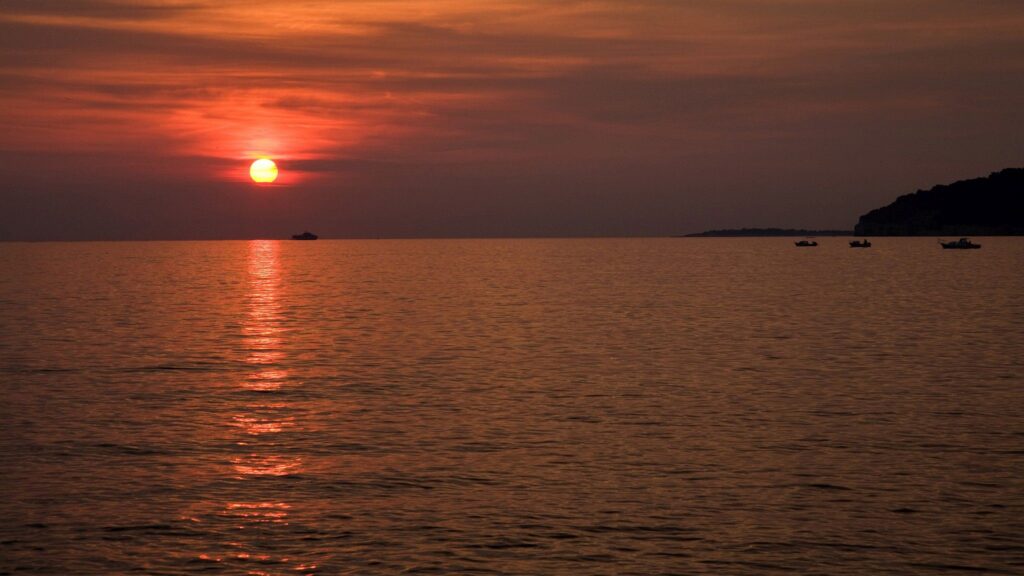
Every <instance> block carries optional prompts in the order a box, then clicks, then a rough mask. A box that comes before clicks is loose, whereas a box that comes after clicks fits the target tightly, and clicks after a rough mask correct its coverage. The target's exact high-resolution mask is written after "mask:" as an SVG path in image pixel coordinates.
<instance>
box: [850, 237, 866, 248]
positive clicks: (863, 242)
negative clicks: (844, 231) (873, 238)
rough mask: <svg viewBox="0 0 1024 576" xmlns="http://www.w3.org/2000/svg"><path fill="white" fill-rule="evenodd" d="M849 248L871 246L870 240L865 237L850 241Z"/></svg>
mask: <svg viewBox="0 0 1024 576" xmlns="http://www.w3.org/2000/svg"><path fill="white" fill-rule="evenodd" d="M850 248H871V242H870V241H868V239H867V238H865V239H863V240H854V241H852V242H850Z"/></svg>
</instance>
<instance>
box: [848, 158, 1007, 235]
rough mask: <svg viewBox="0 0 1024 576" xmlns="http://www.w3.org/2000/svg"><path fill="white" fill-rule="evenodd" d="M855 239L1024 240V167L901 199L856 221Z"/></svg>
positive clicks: (924, 191)
mask: <svg viewBox="0 0 1024 576" xmlns="http://www.w3.org/2000/svg"><path fill="white" fill-rule="evenodd" d="M854 232H855V234H856V235H857V236H1018V235H1024V168H1007V169H1005V170H1002V171H1000V172H993V173H992V174H990V175H989V176H988V177H987V178H974V179H972V180H961V181H959V182H954V183H953V184H949V185H940V186H935V187H934V188H932V189H931V190H918V191H917V192H915V193H913V194H906V195H904V196H900V197H899V198H897V199H896V201H895V202H893V203H892V204H889V205H888V206H884V207H882V208H878V209H875V210H872V211H871V212H868V213H867V214H865V215H863V216H861V217H860V221H859V222H858V223H857V226H856V227H855V228H854Z"/></svg>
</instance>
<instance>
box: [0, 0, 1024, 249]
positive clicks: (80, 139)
mask: <svg viewBox="0 0 1024 576" xmlns="http://www.w3.org/2000/svg"><path fill="white" fill-rule="evenodd" d="M1021 30H1024V4H1021V3H1019V2H1014V1H1009V0H977V1H973V2H963V1H959V0H956V1H954V0H889V1H875V0H858V1H849V0H843V1H839V0H786V1H783V2H764V1H762V0H728V1H722V0H693V1H673V0H630V1H628V2H627V1H624V0H622V1H591V2H572V1H569V2H557V3H556V2H549V1H540V0H535V1H526V0H520V1H492V2H485V1H462V0H457V1H433V2H422V1H403V0H378V1H367V2H361V1H350V2H333V1H332V2H327V1H315V0H314V1H309V0H307V1H302V2H269V1H266V2H265V1H259V0H245V1H235V0H216V1H214V0H184V1H164V0H149V1H138V0H137V1H134V2H113V1H100V0H75V1H70V0H68V1H62V0H13V1H12V0H8V1H6V2H4V3H3V5H2V7H0V44H2V46H3V51H2V56H0V124H2V128H3V130H0V178H2V179H3V182H4V184H3V188H2V192H0V194H2V195H3V196H2V197H0V201H2V202H3V203H5V204H7V205H8V206H11V207H12V208H13V209H12V210H7V211H4V212H5V214H4V215H3V216H0V239H2V238H42V237H53V238H98V237H116V238H122V237H123V238H145V237H167V238H179V237H180V238H185V237H198V238H212V237H250V236H276V235H282V234H285V233H289V232H291V231H301V230H302V229H307V228H308V229H314V230H316V231H318V232H321V233H324V234H328V235H336V236H375V235H398V236H421V235H427V236H435V235H443V236H448V235H453V236H462V235H573V234H600V235H604V234H629V235H631V234H671V233H676V232H683V231H692V230H698V229H702V228H708V227H720V226H743V225H752V226H753V225H761V226H814V227H818V226H821V227H844V228H848V227H851V226H852V224H853V223H854V222H855V220H856V217H857V216H858V215H859V214H860V213H861V212H863V211H866V210H867V209H869V208H872V207H875V206H877V205H879V204H881V203H886V202H888V201H889V200H890V199H891V198H892V197H894V196H895V195H897V194H901V193H906V192H911V191H913V189H915V188H920V187H929V186H931V185H933V184H936V183H940V182H944V181H949V180H951V179H957V178H963V177H972V176H978V175H984V174H987V173H988V172H990V171H992V170H996V169H999V168H1003V167H1006V166H1011V165H1012V166H1019V165H1024V138H1022V137H1021V134H1024V120H1022V118H1024V114H1021V112H1020V110H1021V109H1024V96H1022V95H1024V80H1022V79H1024V34H1021V32H1020V31H1021ZM258 156H269V157H272V158H274V159H275V160H277V161H278V163H279V165H280V166H281V168H282V172H281V178H280V180H279V181H278V182H277V183H276V184H275V186H271V187H267V189H254V188H253V186H252V185H251V183H249V182H248V176H247V168H248V163H249V162H250V161H251V160H252V159H253V158H255V157H258Z"/></svg>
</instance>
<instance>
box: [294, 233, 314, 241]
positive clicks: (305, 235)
mask: <svg viewBox="0 0 1024 576" xmlns="http://www.w3.org/2000/svg"><path fill="white" fill-rule="evenodd" d="M317 238H319V236H317V235H316V234H313V233H312V232H303V233H302V234H292V240H316V239H317Z"/></svg>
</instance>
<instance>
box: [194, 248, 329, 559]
mask: <svg viewBox="0 0 1024 576" xmlns="http://www.w3.org/2000/svg"><path fill="white" fill-rule="evenodd" d="M280 249H281V246H280V243H278V242H276V241H267V240H257V241H252V242H250V243H249V244H248V253H247V264H248V266H247V273H248V284H247V292H246V296H245V304H246V311H245V320H244V323H243V326H242V328H241V335H242V343H243V349H242V350H241V353H242V356H243V358H244V359H245V363H246V365H248V366H249V367H250V368H251V370H250V371H248V373H246V374H244V375H243V376H242V377H241V378H240V379H239V381H238V386H239V387H240V388H241V389H242V390H244V391H246V392H259V393H266V394H270V395H271V396H266V398H268V399H267V400H262V399H261V400H257V401H253V400H249V401H245V402H244V403H243V404H241V405H240V406H239V407H238V408H237V409H236V410H234V411H233V413H232V414H231V415H230V418H229V419H228V420H227V421H226V422H225V423H224V424H225V425H226V426H228V427H229V428H230V429H232V430H234V431H235V432H234V438H235V440H234V445H235V446H238V447H239V449H241V450H243V451H244V452H242V453H238V454H235V455H234V456H232V457H231V458H230V460H229V462H227V464H228V465H229V466H230V467H231V470H232V474H231V476H232V477H233V478H234V479H235V480H236V481H240V482H243V483H245V484H244V485H243V486H241V487H240V488H239V491H240V493H239V496H242V497H240V498H238V500H237V501H229V502H226V503H224V504H222V505H221V509H220V512H218V513H217V514H216V516H217V517H218V518H220V520H221V521H225V522H228V523H230V525H231V529H232V531H237V532H238V534H239V536H238V537H237V538H236V539H235V540H233V541H231V542H227V543H226V544H227V546H228V550H225V551H223V552H222V553H221V554H202V555H200V557H199V558H200V559H201V560H205V561H210V562H218V563H220V562H230V563H239V564H243V565H244V564H251V563H258V564H264V565H269V566H263V567H261V568H260V569H255V570H253V569H250V570H248V571H247V572H246V573H247V574H250V575H270V574H281V573H289V574H294V573H310V572H314V571H316V569H317V566H316V565H315V564H312V563H309V562H307V561H305V560H300V559H298V558H293V557H290V556H287V555H279V554H273V553H271V552H270V551H268V550H266V549H265V548H264V547H263V546H262V545H261V544H260V542H261V541H262V539H265V538H266V537H267V532H266V531H267V530H272V529H282V528H284V527H287V526H288V525H289V524H290V522H291V519H290V515H291V513H292V504H291V503H289V502H284V501H281V500H280V498H279V496H280V494H279V493H277V492H272V491H273V490H274V489H275V488H274V486H273V485H265V484H262V483H256V484H253V483H250V482H249V480H254V479H257V478H264V479H272V478H274V477H285V476H289V475H293V474H298V473H300V472H301V471H302V467H303V461H302V458H300V457H297V456H294V455H291V454H288V453H287V450H286V448H285V445H286V444H285V443H284V442H282V441H281V440H280V437H281V435H282V434H284V433H286V432H289V431H294V430H297V429H300V428H301V422H300V421H299V420H298V418H297V417H296V410H295V406H294V404H293V403H292V402H291V401H289V399H288V396H287V394H286V392H287V390H288V385H289V384H290V383H292V381H291V380H290V378H291V374H290V373H289V370H288V368H287V367H286V366H284V363H285V362H286V360H287V353H286V352H285V346H286V344H287V341H286V337H285V335H286V332H287V329H286V327H285V320H284V317H283V315H282V308H283V304H282V280H281V276H282V271H281V262H280ZM264 486H266V487H265V488H264ZM256 489H258V490H259V492H257V493H256V494H254V493H253V490H256ZM254 496H256V497H255V498H254ZM262 496H266V499H263V498H261V497H262ZM275 496H278V497H275ZM247 534H251V537H250V538H247V537H245V536H246V535H247Z"/></svg>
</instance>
